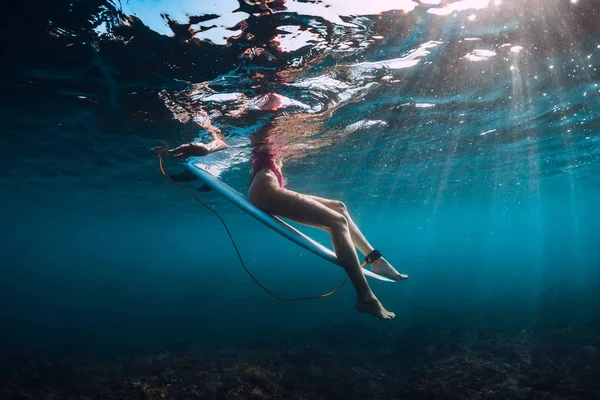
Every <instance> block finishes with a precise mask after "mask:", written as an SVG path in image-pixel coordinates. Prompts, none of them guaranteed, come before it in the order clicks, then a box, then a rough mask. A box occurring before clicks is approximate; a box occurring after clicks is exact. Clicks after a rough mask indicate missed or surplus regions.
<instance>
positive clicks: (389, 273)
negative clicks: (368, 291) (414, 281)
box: [371, 257, 408, 281]
mask: <svg viewBox="0 0 600 400" xmlns="http://www.w3.org/2000/svg"><path fill="white" fill-rule="evenodd" d="M371 272H373V273H375V274H377V275H381V276H385V277H388V278H390V279H393V280H395V281H399V280H401V279H408V275H406V274H401V273H399V272H398V271H396V269H395V268H394V267H392V265H391V264H390V263H389V262H387V260H386V259H385V258H383V257H381V258H379V259H377V260H375V261H373V263H372V264H371Z"/></svg>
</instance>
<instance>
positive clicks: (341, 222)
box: [327, 212, 348, 231]
mask: <svg viewBox="0 0 600 400" xmlns="http://www.w3.org/2000/svg"><path fill="white" fill-rule="evenodd" d="M327 227H328V228H329V229H331V230H333V231H339V230H345V229H348V218H346V216H345V215H343V214H341V213H339V212H335V213H333V215H332V216H331V217H330V218H329V221H327Z"/></svg>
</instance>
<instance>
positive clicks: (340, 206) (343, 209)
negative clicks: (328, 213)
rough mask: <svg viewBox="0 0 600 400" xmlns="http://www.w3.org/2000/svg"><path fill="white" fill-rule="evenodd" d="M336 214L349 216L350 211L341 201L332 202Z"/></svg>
mask: <svg viewBox="0 0 600 400" xmlns="http://www.w3.org/2000/svg"><path fill="white" fill-rule="evenodd" d="M331 208H332V209H333V210H334V211H335V212H337V213H340V214H342V215H347V214H348V209H347V208H346V204H344V202H343V201H340V200H332V207H331Z"/></svg>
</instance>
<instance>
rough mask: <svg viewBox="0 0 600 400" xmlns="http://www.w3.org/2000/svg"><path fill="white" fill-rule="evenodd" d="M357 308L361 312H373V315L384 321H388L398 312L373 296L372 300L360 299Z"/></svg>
mask: <svg viewBox="0 0 600 400" xmlns="http://www.w3.org/2000/svg"><path fill="white" fill-rule="evenodd" d="M356 309H357V310H358V311H360V312H361V313H366V314H371V315H372V316H374V317H376V318H379V319H380V320H382V321H388V320H392V319H394V317H395V316H396V314H394V313H393V312H391V311H388V310H386V309H385V308H383V305H382V304H381V302H380V301H379V300H377V299H376V298H373V299H371V300H362V299H359V300H358V301H357V302H356Z"/></svg>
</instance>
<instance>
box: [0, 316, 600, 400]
mask: <svg viewBox="0 0 600 400" xmlns="http://www.w3.org/2000/svg"><path fill="white" fill-rule="evenodd" d="M369 326H370V327H372V328H370V327H364V326H356V325H355V324H338V325H336V326H330V327H329V328H327V329H324V330H320V331H319V332H315V333H314V337H310V335H309V336H307V337H308V341H307V340H306V338H307V337H305V340H304V342H303V344H302V345H301V346H293V345H287V344H286V345H272V344H271V345H267V344H265V345H259V346H257V347H256V348H230V349H223V348H221V349H218V350H209V349H202V348H193V349H186V350H182V349H176V350H170V351H159V352H156V353H151V354H137V355H135V356H121V357H118V358H117V357H115V358H113V359H107V358H106V357H104V359H103V360H100V359H99V358H98V357H94V356H91V355H90V356H77V357H62V358H61V357H56V356H51V355H49V354H46V353H36V354H32V353H26V352H23V351H18V350H15V349H11V350H7V351H6V352H5V353H4V354H3V356H2V357H1V358H0V362H1V363H0V368H1V369H0V383H1V386H0V398H2V399H82V400H83V399H210V400H212V399H215V400H216V399H219V400H220V399H225V400H241V399H265V400H266V399H303V400H316V399H344V400H350V399H499V400H500V399H502V400H506V399H547V400H550V399H556V400H558V399H600V352H599V351H598V347H599V346H600V333H599V332H593V331H592V330H590V329H587V328H584V327H570V326H565V327H561V328H556V329H554V328H553V329H550V330H547V331H540V330H538V331H536V332H530V331H524V330H517V331H514V330H501V329H482V328H479V329H476V330H466V329H441V328H439V327H432V326H425V325H424V326H419V327H412V328H409V329H404V330H398V331H396V332H394V333H391V332H390V331H387V330H386V333H385V334H382V333H381V331H379V330H378V328H376V326H377V325H376V324H375V325H369ZM345 332H350V333H349V334H345ZM340 338H345V339H342V340H340ZM313 339H314V340H313ZM306 343H310V344H306ZM368 343H372V347H371V346H369V345H368Z"/></svg>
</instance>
